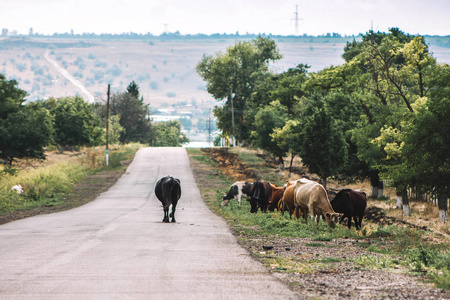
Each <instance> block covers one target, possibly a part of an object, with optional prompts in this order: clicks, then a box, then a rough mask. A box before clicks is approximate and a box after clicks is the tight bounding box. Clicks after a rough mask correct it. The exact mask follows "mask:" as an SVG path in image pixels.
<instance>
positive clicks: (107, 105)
mask: <svg viewBox="0 0 450 300" xmlns="http://www.w3.org/2000/svg"><path fill="white" fill-rule="evenodd" d="M110 87H111V85H110V84H108V92H107V93H106V95H107V98H106V166H108V165H109V149H108V130H109V94H110Z"/></svg>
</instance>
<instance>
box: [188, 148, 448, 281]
mask: <svg viewBox="0 0 450 300" xmlns="http://www.w3.org/2000/svg"><path fill="white" fill-rule="evenodd" d="M231 151H233V152H235V153H237V154H238V155H239V157H240V159H241V160H242V162H243V163H244V164H245V165H246V166H248V167H250V168H252V169H253V171H254V172H255V173H256V174H265V178H264V179H266V178H267V179H266V180H269V181H272V179H271V178H275V179H278V180H280V177H279V176H278V174H274V175H273V173H274V172H273V170H271V171H269V169H268V168H267V166H266V164H265V163H264V161H263V160H262V159H261V158H260V157H258V156H256V155H254V154H253V153H251V152H249V151H245V150H241V149H239V148H235V149H232V150H231ZM188 153H189V155H191V158H192V159H193V160H195V161H197V162H198V163H199V164H203V165H204V166H208V168H207V169H209V171H207V172H206V173H207V175H203V176H206V177H207V178H209V180H208V184H205V183H203V182H202V180H197V184H198V186H199V188H200V191H201V193H202V196H203V198H204V200H205V202H206V203H207V204H208V206H209V207H210V208H211V209H212V210H213V211H215V212H216V213H217V214H218V215H220V216H222V217H223V218H225V219H226V220H227V222H228V223H229V225H230V227H231V228H232V230H233V231H234V232H235V233H236V234H237V236H238V237H239V238H240V239H241V240H242V241H244V242H251V241H253V240H258V239H259V240H261V239H262V240H269V241H270V240H272V239H277V238H288V239H302V238H307V239H310V240H312V242H309V243H307V244H306V246H307V247H310V248H325V247H339V246H338V244H333V242H334V241H335V240H338V239H345V240H353V241H355V242H358V243H357V244H358V245H359V246H360V247H362V248H365V249H366V251H367V253H366V254H364V255H361V256H359V257H358V258H356V259H352V260H351V261H352V262H353V263H354V264H355V265H356V266H358V267H360V268H363V269H371V268H377V269H387V270H389V269H401V270H405V271H407V272H411V273H420V274H421V275H422V274H426V276H427V278H428V279H429V280H431V281H432V282H434V283H435V284H436V286H437V287H440V288H444V289H450V271H449V270H450V254H449V251H448V249H449V246H450V244H449V243H448V240H441V241H440V242H441V243H440V244H436V243H433V242H431V241H433V240H435V236H433V233H432V232H430V231H424V230H418V229H413V228H408V227H401V226H398V225H389V226H381V225H378V224H376V223H371V222H366V224H365V225H364V226H363V228H362V229H361V230H359V231H356V230H355V229H354V228H352V229H348V228H347V227H346V226H342V225H338V226H337V227H336V228H335V229H331V228H329V227H328V226H327V225H326V224H325V223H324V222H320V223H319V224H318V225H317V224H316V223H315V222H309V224H305V222H304V221H303V220H295V219H294V218H293V219H290V218H289V215H288V214H287V213H286V214H284V215H281V214H279V213H270V212H269V213H265V214H263V213H257V214H250V213H249V211H250V204H249V202H248V201H245V200H244V201H242V205H241V206H240V207H239V206H238V204H237V202H236V201H230V203H229V205H228V206H225V207H221V206H220V203H221V200H222V196H223V195H224V193H225V192H226V191H227V190H228V188H229V186H230V184H231V183H233V182H234V179H233V178H226V177H225V176H223V175H222V174H221V173H220V172H218V171H217V170H218V166H217V165H215V162H214V161H212V160H211V159H210V158H209V157H207V155H206V154H205V153H203V152H202V151H199V150H198V149H189V150H188ZM208 172H209V173H208ZM271 174H272V175H271ZM268 177H271V178H268ZM253 255H255V256H256V257H259V258H260V259H261V260H262V261H263V262H264V263H265V264H266V265H267V266H268V267H269V268H272V269H273V270H274V271H277V272H298V273H308V272H317V271H318V270H324V269H327V268H328V271H330V272H333V266H332V265H333V264H334V263H337V262H339V261H342V260H341V259H339V258H333V257H331V258H323V259H303V260H302V261H301V262H299V261H298V259H295V258H292V257H284V256H283V255H277V254H276V253H270V254H269V255H268V254H267V253H265V254H260V251H258V250H254V251H253ZM327 266H328V267H327Z"/></svg>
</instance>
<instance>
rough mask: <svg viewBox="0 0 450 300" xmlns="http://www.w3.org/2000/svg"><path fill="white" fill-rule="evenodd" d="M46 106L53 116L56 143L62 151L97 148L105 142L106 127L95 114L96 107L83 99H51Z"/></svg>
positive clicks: (77, 97)
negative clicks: (85, 147) (96, 146)
mask: <svg viewBox="0 0 450 300" xmlns="http://www.w3.org/2000/svg"><path fill="white" fill-rule="evenodd" d="M45 105H46V106H47V107H48V108H49V110H50V113H51V114H52V116H53V128H54V131H55V132H54V142H55V143H56V144H57V145H58V147H59V148H60V150H62V151H63V150H65V149H75V148H78V147H81V146H95V145H99V144H101V143H103V142H104V140H103V137H104V136H103V132H104V130H103V128H104V127H103V126H102V124H101V120H100V118H99V117H98V116H97V115H96V114H95V113H94V105H92V104H89V103H87V102H85V101H84V100H83V98H81V97H79V96H75V97H65V98H58V99H54V98H50V99H49V100H47V101H46V102H45Z"/></svg>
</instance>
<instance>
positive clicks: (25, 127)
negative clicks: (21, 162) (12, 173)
mask: <svg viewBox="0 0 450 300" xmlns="http://www.w3.org/2000/svg"><path fill="white" fill-rule="evenodd" d="M17 85H18V83H17V81H16V80H6V77H5V76H4V75H2V74H0V159H3V160H6V161H7V162H8V163H9V164H12V162H13V161H14V159H17V158H25V157H26V158H37V159H44V158H45V151H44V147H46V146H48V144H49V143H50V140H51V136H52V134H51V133H52V126H51V117H50V115H49V113H48V111H47V110H46V109H44V108H43V107H42V106H41V105H40V104H39V103H36V104H35V103H30V104H27V105H24V102H25V97H26V96H27V93H26V92H25V91H24V90H21V89H20V88H18V87H17Z"/></svg>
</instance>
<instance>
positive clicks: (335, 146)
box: [300, 95, 348, 188]
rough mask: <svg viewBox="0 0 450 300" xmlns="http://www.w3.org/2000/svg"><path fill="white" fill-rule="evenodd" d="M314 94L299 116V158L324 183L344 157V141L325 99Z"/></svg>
mask: <svg viewBox="0 0 450 300" xmlns="http://www.w3.org/2000/svg"><path fill="white" fill-rule="evenodd" d="M319 97H320V96H318V95H315V96H313V97H312V98H311V99H309V100H310V101H311V103H310V104H309V105H308V106H307V108H306V109H305V112H304V114H303V116H302V118H301V119H300V126H301V130H302V132H301V141H302V144H301V147H300V156H301V158H302V162H303V163H304V164H305V165H306V166H307V167H308V168H309V171H310V172H312V173H315V174H317V175H318V176H319V177H320V178H321V180H322V182H323V185H324V186H325V188H326V186H327V179H328V177H331V176H334V175H336V174H337V173H338V172H339V171H340V170H341V169H342V168H343V167H344V165H345V163H346V161H347V147H348V145H347V143H346V142H345V137H344V135H343V133H342V130H341V128H340V127H339V125H338V124H337V122H336V121H335V120H334V119H333V118H332V116H331V114H330V113H329V112H328V111H327V109H326V107H325V105H324V102H323V100H322V99H320V98H319Z"/></svg>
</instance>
